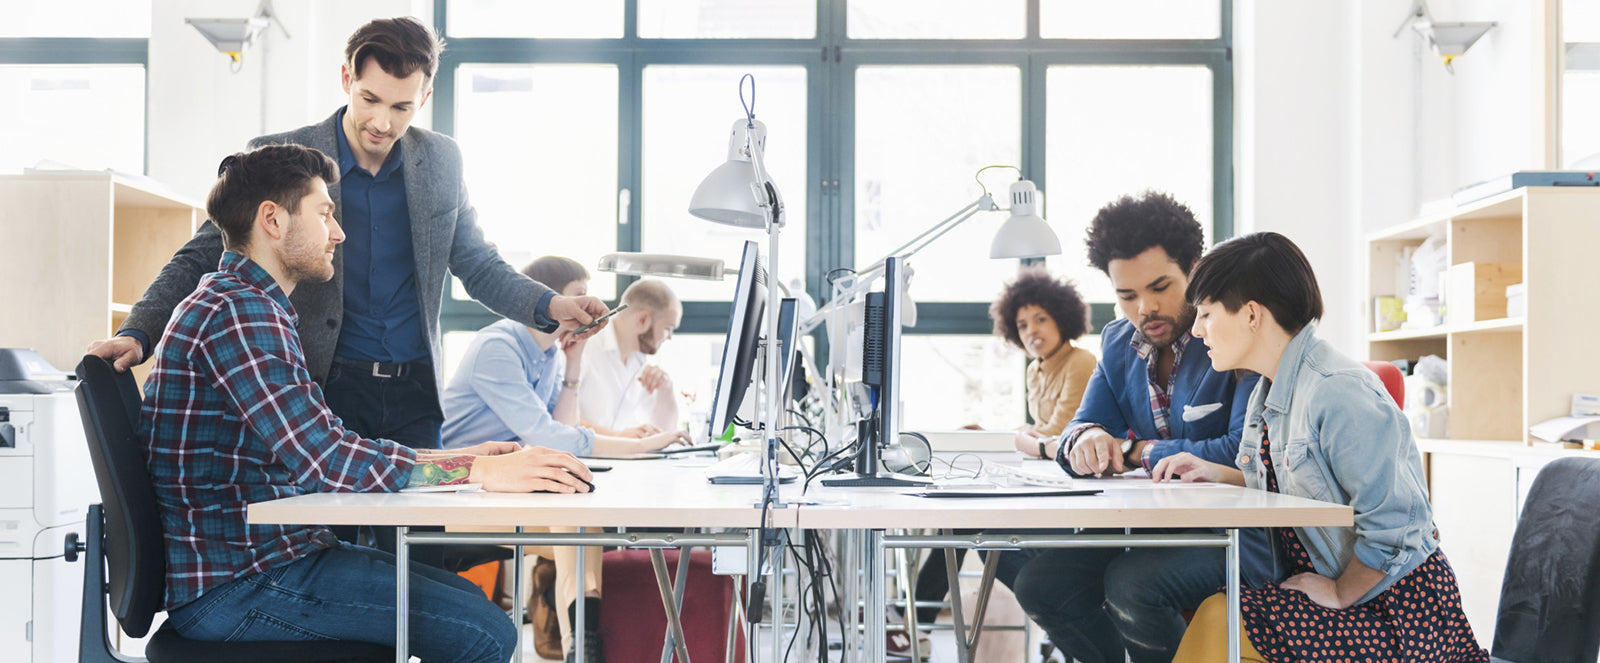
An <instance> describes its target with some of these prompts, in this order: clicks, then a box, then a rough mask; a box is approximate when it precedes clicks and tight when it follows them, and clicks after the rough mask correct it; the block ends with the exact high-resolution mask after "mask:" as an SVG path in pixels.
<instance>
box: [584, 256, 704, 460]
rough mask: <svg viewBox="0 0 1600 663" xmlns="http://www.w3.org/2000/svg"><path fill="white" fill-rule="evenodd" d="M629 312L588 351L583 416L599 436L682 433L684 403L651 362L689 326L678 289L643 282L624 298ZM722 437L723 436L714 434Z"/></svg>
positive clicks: (585, 352) (654, 282) (634, 286)
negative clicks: (681, 404)
mask: <svg viewBox="0 0 1600 663" xmlns="http://www.w3.org/2000/svg"><path fill="white" fill-rule="evenodd" d="M622 303H623V304H627V305H628V310H626V311H623V312H621V313H618V314H617V315H616V317H614V318H613V319H612V320H611V327H612V331H611V332H610V333H605V334H600V335H598V336H596V337H595V338H594V339H593V340H592V341H590V342H589V344H588V347H587V348H584V351H583V388H582V389H581V390H580V391H579V392H578V415H579V416H580V417H582V418H583V422H584V425H586V426H589V427H590V428H593V429H594V431H595V432H597V433H605V434H614V435H627V436H630V437H644V436H646V435H653V434H655V433H659V432H662V431H667V430H676V429H677V428H678V398H677V395H676V394H674V393H673V391H672V378H671V377H670V376H668V375H667V373H666V371H664V370H662V369H661V367H660V366H657V365H655V364H653V363H651V362H650V357H651V356H652V355H654V354H655V353H657V352H659V351H660V350H661V345H662V344H663V343H666V342H667V340H669V339H671V338H672V332H673V330H675V329H677V328H678V322H679V321H680V320H683V305H682V304H680V303H679V302H678V296H677V295H676V294H674V293H673V292H672V288H669V287H667V284H665V283H662V282H661V281H659V280H656V279H640V280H638V281H634V282H633V285H630V286H628V289H627V290H625V291H623V293H622ZM714 432H720V431H714Z"/></svg>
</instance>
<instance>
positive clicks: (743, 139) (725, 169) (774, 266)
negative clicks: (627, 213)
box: [689, 74, 787, 660]
mask: <svg viewBox="0 0 1600 663" xmlns="http://www.w3.org/2000/svg"><path fill="white" fill-rule="evenodd" d="M745 81H749V82H750V100H749V101H746V100H745V97H744V83H745ZM755 98H756V79H755V76H753V75H751V74H745V75H744V76H743V77H741V78H740V79H739V103H740V105H742V106H743V107H744V117H743V118H741V119H738V120H734V122H733V126H732V128H731V129H730V130H729V133H728V159H727V161H724V162H723V163H722V165H720V166H717V167H716V169H714V170H712V171H711V174H710V175H707V176H706V178H705V179H704V180H702V181H701V182H700V186H698V187H695V190H694V195H693V196H691V197H690V198H689V213H690V214H692V215H694V216H697V217H700V218H702V219H705V220H707V221H712V222H716V223H721V224H725V225H730V226H735V227H739V228H751V229H756V230H760V229H765V230H766V231H767V246H768V248H767V276H768V278H767V306H768V307H769V310H768V313H767V314H766V316H765V320H764V322H765V323H766V324H765V327H766V333H765V334H764V335H763V339H762V341H761V343H762V348H763V354H764V355H765V359H766V371H765V375H766V376H767V379H765V380H763V384H762V386H763V387H764V389H763V390H762V397H761V399H760V407H759V408H758V411H759V412H760V414H761V428H762V433H761V441H762V447H763V449H764V452H763V456H764V460H763V462H762V463H761V476H762V490H761V493H762V495H761V504H760V506H761V508H762V510H763V511H765V510H766V509H775V508H778V509H781V508H784V507H786V506H787V505H785V504H784V503H783V501H782V500H781V499H779V496H778V438H777V431H778V415H779V413H780V409H779V408H781V407H782V403H779V402H778V398H779V397H778V394H779V391H778V387H779V385H778V380H777V378H776V377H775V376H777V375H779V373H778V316H777V315H776V306H777V302H778V274H779V271H778V232H779V231H780V230H782V228H783V221H784V217H783V196H781V195H779V193H778V187H777V186H776V185H774V184H773V183H772V179H771V178H769V177H768V176H767V170H766V167H765V164H764V163H763V160H764V159H765V153H766V149H767V125H765V124H763V123H762V122H761V121H760V120H757V119H756V114H755ZM762 521H763V523H762V524H763V527H762V539H763V541H762V544H763V545H762V548H761V549H762V552H763V553H765V552H766V550H767V548H768V547H769V546H771V547H773V548H775V549H776V548H777V546H778V545H780V541H779V540H778V539H777V537H776V536H774V535H772V533H770V532H768V531H767V529H766V527H765V518H763V519H762ZM763 563H764V560H758V562H757V568H755V569H751V570H750V574H751V577H752V578H754V577H759V575H760V573H761V565H762V564H763ZM765 589H766V588H765V586H764V585H763V584H762V583H761V582H760V581H756V582H754V583H752V585H751V590H752V591H751V597H750V606H751V621H752V623H753V622H755V621H759V620H760V619H761V617H760V610H761V608H760V606H761V596H760V594H762V593H764V592H765ZM779 594H781V592H775V593H774V594H773V606H772V608H773V619H774V620H780V619H781V618H782V613H781V612H779V607H780V606H779V605H778V595H779ZM776 626H777V625H776V624H774V629H773V633H778V632H780V631H781V629H778V628H776ZM772 640H773V646H772V653H773V660H777V658H778V656H779V655H780V654H781V653H782V650H781V649H780V647H779V641H780V640H782V638H776V637H775V638H773V639H772Z"/></svg>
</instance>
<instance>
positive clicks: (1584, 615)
mask: <svg viewBox="0 0 1600 663" xmlns="http://www.w3.org/2000/svg"><path fill="white" fill-rule="evenodd" d="M1596 505H1600V458H1561V459H1557V460H1555V461H1551V462H1550V464H1548V465H1545V466H1544V469H1542V470H1540V471H1539V477H1538V478H1537V479H1535V480H1534V482H1533V488H1532V489H1531V490H1530V491H1529V492H1528V501H1527V503H1526V504H1524V505H1523V507H1522V517H1521V518H1520V519H1519V520H1518V521H1517V534H1516V536H1515V537H1513V538H1512V540H1511V556H1510V558H1509V559H1507V560H1506V576H1505V581H1504V582H1503V583H1502V585H1501V589H1500V611H1499V616H1498V618H1497V619H1496V620H1495V629H1494V649H1493V650H1492V653H1493V655H1494V656H1495V657H1497V658H1501V659H1505V660H1508V661H1516V662H1517V663H1532V662H1534V661H1538V662H1540V663H1567V662H1572V663H1577V662H1579V661H1582V662H1584V663H1593V662H1594V660H1595V658H1596V656H1597V654H1600V508H1597V506H1596Z"/></svg>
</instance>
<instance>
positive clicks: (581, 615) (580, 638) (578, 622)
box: [554, 527, 589, 661]
mask: <svg viewBox="0 0 1600 663" xmlns="http://www.w3.org/2000/svg"><path fill="white" fill-rule="evenodd" d="M578 533H579V534H583V533H584V528H582V527H579V528H578ZM586 552H588V551H587V550H584V548H583V546H582V545H579V546H578V597H577V598H576V599H574V600H575V601H576V602H577V605H576V606H575V607H574V609H575V612H576V614H574V615H573V616H572V651H574V652H576V659H577V660H579V661H582V660H584V658H585V656H584V654H585V652H587V651H588V650H587V649H585V646H586V645H587V644H588V643H587V642H585V641H584V640H585V638H584V635H585V633H586V632H587V631H588V630H589V629H588V624H589V622H588V619H589V615H588V610H587V608H588V607H589V601H588V597H589V587H588V584H589V583H587V582H585V580H586V577H585V576H584V574H585V573H587V572H588V571H587V570H586V569H585V568H584V567H585V564H584V559H585V558H586V557H588V555H585V554H584V553H586ZM560 582H561V580H560V579H559V578H558V579H557V580H556V583H557V584H558V585H559V584H560ZM564 608H565V606H554V609H556V610H561V609H564Z"/></svg>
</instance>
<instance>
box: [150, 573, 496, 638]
mask: <svg viewBox="0 0 1600 663" xmlns="http://www.w3.org/2000/svg"><path fill="white" fill-rule="evenodd" d="M394 577H395V568H394V557H393V556H391V555H389V554H388V553H384V552H379V551H377V550H373V549H371V548H362V547H358V546H344V547H340V548H331V549H328V550H323V551H319V552H317V553H316V554H313V555H311V556H309V557H306V558H304V559H300V560H296V561H294V562H291V563H289V564H285V565H283V566H280V567H277V568H274V569H270V570H268V571H265V572H263V573H257V574H255V575H251V576H248V577H245V578H240V579H238V580H235V581H233V582H230V583H228V584H226V585H223V586H221V587H214V588H212V589H211V590H210V591H207V592H206V593H205V594H203V595H201V596H200V598H198V599H195V600H193V601H190V602H189V603H186V604H184V605H182V606H180V607H178V608H176V609H174V610H170V611H168V613H167V618H168V619H169V620H170V621H171V622H172V623H173V625H174V627H175V628H177V629H178V633H180V634H182V635H183V636H184V637H186V638H189V639H192V640H206V641H223V640H225V641H259V640H329V639H332V640H357V641H362V642H373V643H379V644H393V643H394V635H395V632H394V625H395V585H394ZM409 582H410V584H411V585H410V586H411V609H410V613H411V621H410V631H409V632H410V641H411V655H412V656H420V657H421V658H422V660H424V661H428V663H434V662H436V661H454V662H460V663H469V662H470V663H479V662H481V663H505V662H506V661H508V660H510V659H511V654H512V653H513V652H514V651H515V650H516V644H517V631H516V629H515V628H513V627H512V624H511V620H510V619H508V618H507V617H506V614H505V612H504V611H502V610H500V608H499V607H497V606H495V605H494V604H493V603H490V602H489V600H488V599H486V598H484V596H483V590H480V589H478V588H477V586H475V585H473V584H472V583H470V582H467V581H466V580H465V579H463V578H461V577H460V576H457V575H455V574H453V573H446V572H444V571H440V570H438V569H435V568H433V567H430V566H426V565H421V564H413V565H411V579H410V581H409Z"/></svg>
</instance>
